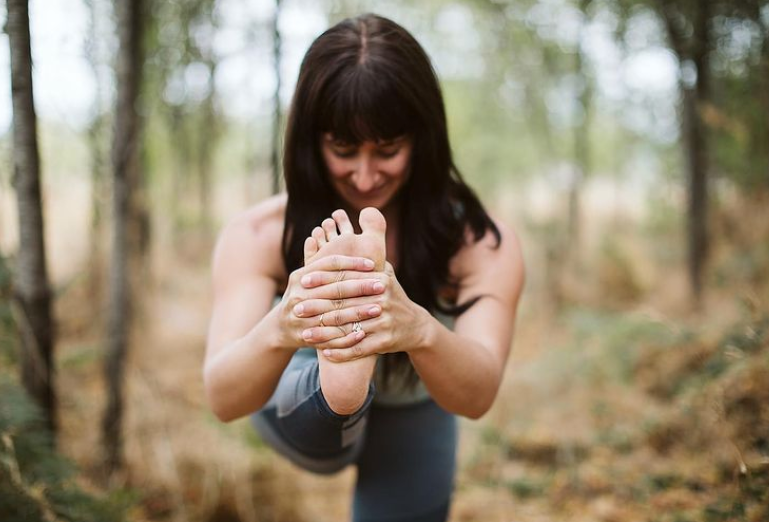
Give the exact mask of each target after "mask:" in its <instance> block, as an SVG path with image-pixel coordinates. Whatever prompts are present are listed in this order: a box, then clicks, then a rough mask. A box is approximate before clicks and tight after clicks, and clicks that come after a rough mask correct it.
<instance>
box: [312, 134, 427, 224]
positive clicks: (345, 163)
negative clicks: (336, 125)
mask: <svg viewBox="0 0 769 522" xmlns="http://www.w3.org/2000/svg"><path fill="white" fill-rule="evenodd" d="M411 150H412V139H411V138H410V137H408V136H402V137H399V138H395V139H393V140H388V141H364V142H362V143H345V142H343V141H340V140H338V139H337V138H335V137H334V136H333V135H332V134H330V133H326V134H323V135H322V136H321V151H322V153H323V159H324V161H325V162H326V166H327V167H328V171H329V173H330V174H331V184H332V185H333V186H334V188H335V189H336V191H337V193H338V194H339V195H340V196H341V197H342V198H343V199H344V200H345V201H346V202H347V203H348V204H349V205H350V206H351V207H352V208H353V209H354V210H356V211H359V210H361V209H363V208H365V207H375V208H378V209H380V210H382V209H383V208H384V207H386V206H387V204H388V203H390V201H392V199H393V196H395V194H396V193H397V192H398V189H400V188H401V187H402V186H403V184H404V183H405V182H406V180H407V178H408V175H409V164H410V160H411Z"/></svg>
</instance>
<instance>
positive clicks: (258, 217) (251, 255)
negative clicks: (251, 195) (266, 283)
mask: <svg viewBox="0 0 769 522" xmlns="http://www.w3.org/2000/svg"><path fill="white" fill-rule="evenodd" d="M285 211H286V197H285V195H284V194H279V195H277V196H273V197H271V198H269V199H266V200H264V201H261V202H259V203H257V204H256V205H254V206H252V207H249V208H248V209H246V210H244V211H243V212H240V213H239V214H237V215H236V216H235V217H234V218H232V219H231V220H230V221H229V222H228V223H227V224H226V225H225V226H224V227H223V228H222V230H221V231H220V233H219V236H218V238H217V241H216V246H215V248H214V253H213V260H212V266H213V275H214V282H215V284H216V283H217V281H221V280H222V279H224V280H228V279H231V278H235V279H240V278H242V277H248V276H249V275H250V276H257V277H259V276H261V277H269V278H271V279H274V280H276V281H279V280H281V279H282V278H283V277H284V272H285V270H284V268H283V257H282V253H281V242H282V238H283V226H284V217H285Z"/></svg>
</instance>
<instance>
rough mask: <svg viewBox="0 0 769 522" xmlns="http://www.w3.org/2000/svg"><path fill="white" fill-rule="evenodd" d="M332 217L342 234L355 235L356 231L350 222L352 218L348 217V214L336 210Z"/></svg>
mask: <svg viewBox="0 0 769 522" xmlns="http://www.w3.org/2000/svg"><path fill="white" fill-rule="evenodd" d="M331 217H333V218H334V221H336V226H337V227H338V228H339V233H340V234H354V233H355V229H354V228H353V226H352V222H351V221H350V216H348V215H347V212H345V211H344V210H342V209H341V208H340V209H338V210H335V211H334V212H333V213H332V214H331Z"/></svg>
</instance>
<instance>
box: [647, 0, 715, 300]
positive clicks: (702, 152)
mask: <svg viewBox="0 0 769 522" xmlns="http://www.w3.org/2000/svg"><path fill="white" fill-rule="evenodd" d="M656 7H657V10H658V12H659V13H660V15H661V18H662V20H663V23H664V24H665V29H666V32H667V36H668V40H669V42H670V47H671V49H672V50H673V52H674V53H675V54H676V56H677V58H678V62H679V64H681V69H682V73H681V74H680V75H679V76H680V78H681V79H680V80H679V89H680V91H681V98H682V101H683V111H682V125H681V127H682V131H683V132H682V135H683V141H684V148H685V151H686V158H687V171H688V187H687V188H688V190H687V194H688V205H687V223H688V227H687V238H688V244H689V247H688V266H689V282H690V287H691V292H692V296H693V298H694V302H695V305H697V306H698V305H699V304H700V302H701V298H702V278H703V271H704V267H705V265H706V262H707V257H708V250H709V249H708V170H709V158H708V132H707V127H706V125H705V123H704V121H703V118H702V113H703V109H704V107H705V106H706V105H707V104H708V103H709V101H710V79H711V74H710V52H711V41H710V40H711V36H710V23H711V0H701V1H698V2H683V1H679V2H669V1H666V0H656ZM684 67H691V69H692V70H693V72H694V80H693V82H687V79H686V78H685V75H684V74H683V69H684Z"/></svg>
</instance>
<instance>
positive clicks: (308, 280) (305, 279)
mask: <svg viewBox="0 0 769 522" xmlns="http://www.w3.org/2000/svg"><path fill="white" fill-rule="evenodd" d="M310 283H312V276H310V275H306V276H304V277H303V278H302V286H310Z"/></svg>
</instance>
